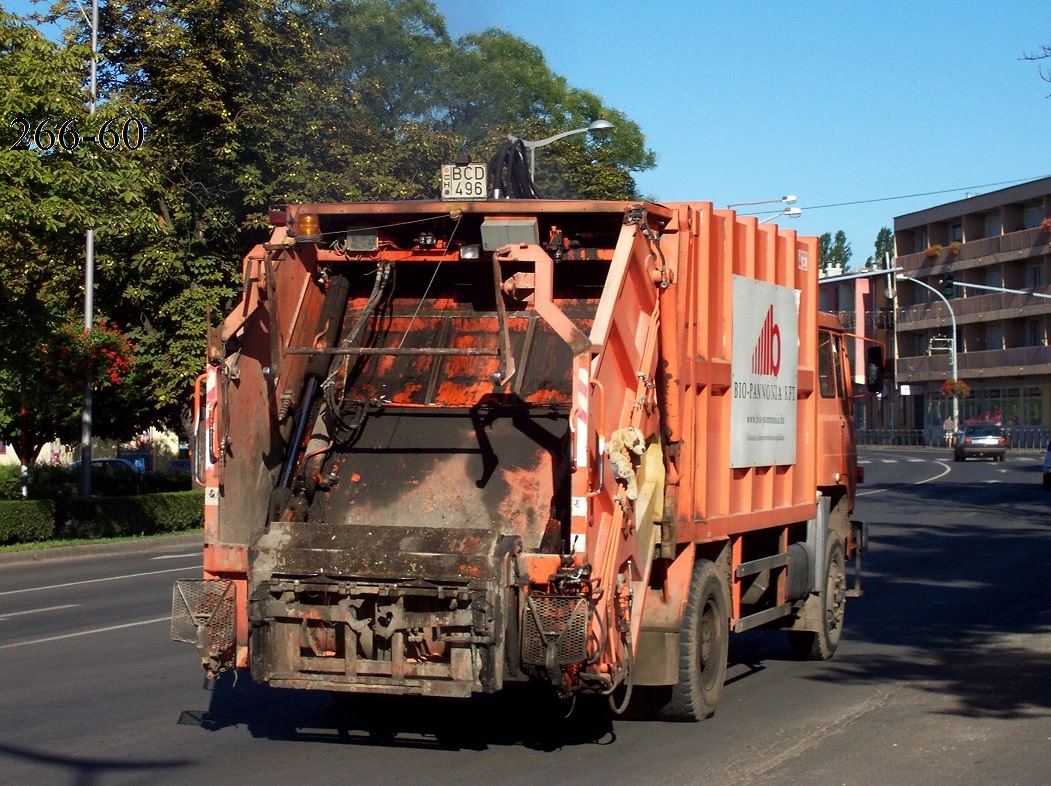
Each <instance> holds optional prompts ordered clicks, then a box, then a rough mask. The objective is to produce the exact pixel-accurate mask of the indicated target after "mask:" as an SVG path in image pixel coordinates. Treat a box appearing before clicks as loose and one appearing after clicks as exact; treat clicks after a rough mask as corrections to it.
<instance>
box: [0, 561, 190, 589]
mask: <svg viewBox="0 0 1051 786" xmlns="http://www.w3.org/2000/svg"><path fill="white" fill-rule="evenodd" d="M203 568H204V565H203V564H201V565H189V566H187V567H185V568H167V569H165V570H150V571H146V572H145V573H126V574H124V575H123V576H106V577H104V578H101V579H84V580H83V581H67V582H66V583H65V584H49V585H48V586H46V587H24V588H23V589H15V590H4V591H3V592H0V596H3V595H18V594H20V593H22V592H40V591H42V590H52V589H62V588H63V587H79V586H80V585H82V584H98V583H99V582H101V581H120V580H121V579H137V578H140V577H142V576H156V575H158V574H161V573H182V572H185V571H188V570H193V569H203Z"/></svg>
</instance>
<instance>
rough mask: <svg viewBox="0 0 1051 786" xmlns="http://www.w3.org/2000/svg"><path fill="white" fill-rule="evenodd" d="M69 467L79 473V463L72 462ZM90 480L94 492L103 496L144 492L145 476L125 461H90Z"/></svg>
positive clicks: (118, 459)
mask: <svg viewBox="0 0 1051 786" xmlns="http://www.w3.org/2000/svg"><path fill="white" fill-rule="evenodd" d="M69 466H70V468H71V469H73V470H74V471H76V472H79V471H80V467H81V464H80V462H79V461H74V462H73V463H72V464H70V465H69ZM91 478H92V480H91V483H92V488H93V489H94V490H95V492H96V493H101V494H104V495H106V494H141V493H142V492H143V491H145V479H146V476H145V474H144V473H143V472H141V471H140V470H139V468H138V467H136V466H135V465H134V464H132V463H131V462H130V461H128V460H127V459H122V458H102V459H92V460H91Z"/></svg>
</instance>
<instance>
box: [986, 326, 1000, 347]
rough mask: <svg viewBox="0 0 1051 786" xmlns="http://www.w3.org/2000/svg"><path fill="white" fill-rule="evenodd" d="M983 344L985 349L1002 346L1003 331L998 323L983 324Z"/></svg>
mask: <svg viewBox="0 0 1051 786" xmlns="http://www.w3.org/2000/svg"><path fill="white" fill-rule="evenodd" d="M985 346H986V348H987V349H1003V348H1004V331H1003V330H1002V329H1001V328H1000V326H999V325H986V326H985Z"/></svg>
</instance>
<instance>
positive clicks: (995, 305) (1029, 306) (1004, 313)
mask: <svg viewBox="0 0 1051 786" xmlns="http://www.w3.org/2000/svg"><path fill="white" fill-rule="evenodd" d="M904 286H910V285H908V284H905V285H904ZM912 286H915V285H912ZM975 291H981V290H971V292H975ZM1031 291H1033V292H1037V293H1041V294H1045V295H1049V296H1051V286H1044V287H1034V288H1033V289H1032V290H1031ZM949 303H950V304H952V312H953V314H954V315H955V316H956V324H957V325H965V324H968V323H971V322H988V321H991V320H1001V319H1016V318H1018V317H1027V316H1032V315H1036V314H1046V313H1047V312H1048V310H1049V309H1051V300H1048V298H1040V297H1033V296H1032V295H1029V294H1014V293H1009V292H989V293H987V294H982V295H973V294H968V295H967V296H966V297H955V298H950V299H949ZM949 324H950V320H949V315H948V314H947V313H946V312H945V304H944V303H942V302H941V301H940V300H936V299H935V298H934V296H933V295H931V302H929V303H917V304H915V305H913V306H908V307H907V308H903V309H899V310H898V330H929V329H931V328H938V327H947V326H948V325H949Z"/></svg>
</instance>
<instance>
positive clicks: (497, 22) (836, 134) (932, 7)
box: [437, 0, 1051, 265]
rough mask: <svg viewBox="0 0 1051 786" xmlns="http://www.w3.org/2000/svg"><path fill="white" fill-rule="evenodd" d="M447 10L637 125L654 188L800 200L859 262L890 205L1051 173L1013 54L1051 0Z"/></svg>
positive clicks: (688, 194)
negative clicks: (524, 51) (537, 56)
mask: <svg viewBox="0 0 1051 786" xmlns="http://www.w3.org/2000/svg"><path fill="white" fill-rule="evenodd" d="M437 5H438V7H439V8H440V9H441V10H442V12H443V13H444V14H445V15H446V18H447V21H448V24H449V28H450V32H451V33H453V34H454V35H461V34H463V33H465V32H472V31H478V30H482V29H485V28H487V27H500V28H503V29H504V30H507V31H508V32H510V33H513V34H515V35H517V36H519V37H521V38H524V39H526V40H528V41H530V42H532V43H533V44H535V45H537V46H538V47H540V49H541V50H542V51H543V52H544V55H545V57H546V58H547V61H548V64H549V65H550V67H551V68H552V70H553V71H555V72H556V73H559V74H562V75H563V76H565V77H566V78H567V79H568V81H569V83H570V84H571V85H573V86H575V87H581V88H586V89H588V90H591V91H593V92H595V93H596V94H598V95H599V96H601V97H602V99H603V101H604V102H605V103H606V104H607V105H609V106H612V107H615V108H617V109H619V110H621V111H623V112H625V113H626V114H627V115H628V116H629V117H631V118H632V119H633V120H635V121H636V122H638V123H639V125H640V126H641V127H642V130H643V133H644V134H645V135H646V139H647V142H648V143H649V145H650V147H651V148H652V149H653V150H654V151H655V152H656V153H657V167H656V168H655V169H653V170H651V171H649V172H645V173H641V174H640V175H639V176H638V183H639V186H640V188H641V190H642V192H643V193H645V194H647V195H651V196H654V197H657V198H659V199H664V200H679V199H691V200H692V199H701V200H710V201H712V202H714V203H715V204H716V205H717V206H725V205H727V204H730V203H736V202H751V201H757V200H764V199H772V198H777V197H780V196H782V195H784V194H795V195H797V196H798V197H799V201H798V202H797V203H796V204H797V206H799V207H802V208H803V215H802V216H800V217H799V218H797V219H782V222H784V223H786V224H787V225H788V226H791V227H794V228H796V229H798V230H799V231H800V232H803V233H806V234H815V235H817V234H821V233H822V232H826V231H831V232H835V231H836V230H837V229H843V230H844V231H845V232H846V234H847V238H848V240H849V241H850V242H851V245H852V247H853V250H854V257H853V260H852V262H853V264H854V265H858V264H861V263H863V262H864V260H865V258H866V257H867V256H869V255H870V254H872V244H873V241H874V240H875V236H876V233H877V232H878V231H879V229H880V227H881V226H891V225H892V222H893V218H894V216H896V215H901V214H904V213H909V212H912V211H915V210H920V209H923V208H925V207H929V206H931V205H936V204H941V203H943V202H948V201H952V200H955V199H962V198H964V197H965V196H966V194H967V192H968V190H969V191H971V192H972V193H975V192H979V193H980V192H987V191H990V190H995V189H994V188H992V187H989V186H988V185H987V184H991V183H1000V182H1003V181H1024V180H1030V179H1035V178H1038V177H1045V176H1047V175H1051V144H1049V141H1051V134H1049V131H1051V99H1049V98H1046V96H1047V95H1048V94H1051V83H1047V82H1044V81H1042V80H1041V79H1040V74H1039V67H1038V65H1037V64H1036V63H1032V62H1022V61H1020V60H1019V58H1020V57H1021V55H1022V54H1023V53H1024V52H1032V51H1035V50H1038V49H1039V47H1040V44H1049V43H1051V6H1049V5H1048V3H1047V0H1043V1H1042V2H1011V0H999V1H998V2H977V1H975V0H972V1H970V2H969V1H968V0H955V1H954V2H940V1H939V2H927V1H925V0H912V1H911V2H901V1H899V0H882V1H881V2H869V3H862V2H849V1H848V0H840V1H839V2H807V3H790V2H784V1H782V2H778V3H770V2H763V3H761V2H733V3H731V2H720V3H715V2H690V1H689V0H663V1H662V2H660V3H652V4H649V3H640V2H637V0H567V1H566V2H559V0H438V2H437ZM1047 71H1051V61H1045V72H1047ZM541 155H542V150H540V151H537V166H538V167H539V166H540V156H541ZM978 186H986V187H984V188H976V187H978ZM946 189H959V190H956V191H953V192H952V193H946V194H942V195H936V196H925V197H917V198H914V199H900V200H893V201H886V202H876V203H870V204H864V205H853V206H843V207H825V208H819V207H817V206H820V205H832V204H838V203H843V202H855V201H860V200H869V199H880V198H884V197H893V196H898V195H905V194H916V193H922V192H931V191H942V190H946ZM742 210H743V208H742Z"/></svg>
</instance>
